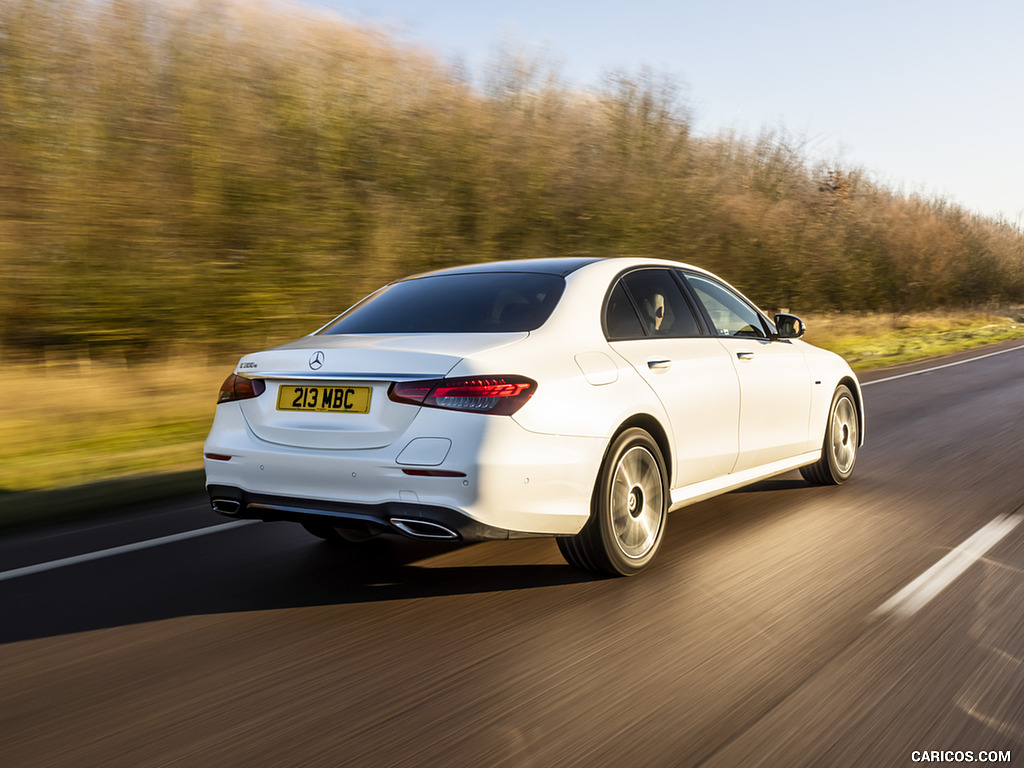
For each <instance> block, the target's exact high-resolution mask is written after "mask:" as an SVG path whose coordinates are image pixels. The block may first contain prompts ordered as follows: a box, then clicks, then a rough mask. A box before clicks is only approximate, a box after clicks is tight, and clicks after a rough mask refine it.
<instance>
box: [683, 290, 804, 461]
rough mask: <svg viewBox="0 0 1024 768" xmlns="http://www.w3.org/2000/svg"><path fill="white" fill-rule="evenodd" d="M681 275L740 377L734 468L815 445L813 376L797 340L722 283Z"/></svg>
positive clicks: (800, 450) (801, 450)
mask: <svg viewBox="0 0 1024 768" xmlns="http://www.w3.org/2000/svg"><path fill="white" fill-rule="evenodd" d="M683 275H684V277H685V279H686V281H687V283H688V285H689V286H690V287H691V288H692V289H693V292H694V295H695V296H696V298H697V301H698V302H699V303H700V305H701V307H702V308H703V310H704V315H705V320H706V321H707V322H709V323H710V324H711V325H712V326H713V328H714V332H715V334H716V338H717V340H718V343H719V344H720V345H721V347H722V348H723V349H725V350H726V352H727V354H728V357H729V359H730V361H731V363H732V365H733V367H734V369H735V371H736V374H737V376H738V377H739V385H740V417H739V458H738V460H737V462H736V466H735V467H734V469H733V471H734V472H740V471H742V470H745V469H750V468H752V467H759V466H763V465H765V464H770V463H771V462H773V461H779V460H782V459H787V458H790V457H792V456H797V455H799V454H801V453H804V452H806V451H808V450H812V448H809V447H808V438H809V419H810V409H811V381H810V374H809V371H808V368H807V363H806V361H805V360H804V355H803V351H802V350H801V349H800V345H799V343H795V344H794V343H793V342H792V341H790V340H789V339H778V338H775V337H774V334H773V333H772V329H771V327H770V326H769V325H768V323H767V322H766V321H765V319H764V317H763V316H762V315H761V313H760V312H758V311H757V309H755V308H754V307H753V305H751V304H750V303H749V302H748V301H747V300H746V299H744V298H743V297H742V296H741V295H740V294H738V293H737V292H735V291H734V290H732V289H730V288H729V287H727V286H726V285H724V284H723V283H720V282H718V281H717V280H713V279H712V278H710V277H708V276H706V275H701V274H697V273H692V272H684V273H683Z"/></svg>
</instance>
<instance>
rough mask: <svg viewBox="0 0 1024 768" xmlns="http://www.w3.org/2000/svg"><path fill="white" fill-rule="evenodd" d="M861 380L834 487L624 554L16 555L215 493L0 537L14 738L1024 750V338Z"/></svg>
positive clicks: (217, 546) (781, 492)
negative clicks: (858, 419) (919, 582)
mask: <svg viewBox="0 0 1024 768" xmlns="http://www.w3.org/2000/svg"><path fill="white" fill-rule="evenodd" d="M1012 346H1013V345H1004V347H1003V349H1008V348H1010V347H1012ZM987 351H991V350H986V352H987ZM979 354H981V353H974V355H973V356H974V357H977V356H978V355H979ZM921 367H924V366H918V368H921ZM908 370H909V369H908ZM891 375H892V374H891V373H887V374H875V375H874V376H865V377H864V379H865V380H866V381H871V380H872V379H880V378H887V377H888V376H891ZM865 395H866V401H867V409H868V424H867V438H868V443H867V446H866V447H865V449H864V450H863V452H862V454H861V457H860V460H859V463H858V467H857V470H856V473H855V476H854V479H853V480H851V481H850V482H849V483H848V484H847V485H844V486H841V487H838V488H817V487H810V486H808V485H806V484H805V483H804V482H803V481H802V480H801V479H800V477H799V474H797V473H792V474H790V475H785V476H783V477H781V478H777V479H775V480H771V481H768V482H765V483H762V484H760V485H758V486H756V487H753V488H750V489H747V490H743V491H740V492H735V493H731V494H728V495H726V496H723V497H720V498H717V499H713V500H710V501H707V502H704V503H702V504H699V505H697V506H694V507H691V508H689V509H686V510H682V511H680V512H677V513H676V514H674V515H673V516H672V517H671V518H670V520H669V530H668V534H667V538H666V541H665V545H664V547H663V549H662V551H661V553H660V555H659V558H658V560H657V562H656V563H655V565H654V566H653V567H652V568H651V569H650V570H649V571H647V572H646V573H644V574H643V575H641V576H639V577H636V578H632V579H610V580H602V579H592V578H589V577H587V576H584V575H581V574H580V573H578V572H576V571H574V570H572V569H571V568H570V567H568V566H567V565H565V564H564V563H563V561H562V560H561V558H560V556H559V554H558V551H557V549H556V547H555V545H554V542H553V541H550V540H527V541H518V542H502V543H487V544H477V545H472V546H464V547H461V548H457V549H446V548H440V547H437V546H432V545H431V546H428V545H421V544H415V543H411V542H401V541H396V542H392V543H390V544H385V545H383V546H379V547H378V546H370V547H368V548H367V549H366V551H365V553H364V554H361V555H350V554H346V553H344V552H339V551H337V550H334V549H332V548H330V547H329V546H327V545H324V544H321V543H320V542H318V541H317V540H315V539H313V538H312V537H310V536H309V535H308V534H306V533H305V531H303V530H302V529H301V528H299V527H298V526H290V525H288V524H283V523H281V524H253V525H244V526H237V527H231V528H227V529H223V530H218V531H216V532H214V533H211V534H209V535H203V536H199V537H195V538H189V539H184V540H173V541H169V542H165V543H162V544H159V545H157V546H151V547H148V548H144V549H139V550H137V551H121V552H120V553H115V554H112V555H110V556H107V557H102V558H99V559H96V560H92V561H88V562H79V563H76V564H70V565H65V566H63V567H57V568H53V569H50V570H45V571H42V572H38V573H24V572H22V574H23V575H17V574H14V575H11V574H12V572H13V571H15V570H16V569H22V568H25V567H28V566H32V565H34V564H39V563H47V562H52V561H54V560H58V559H60V558H67V557H72V556H75V555H80V554H83V553H89V552H95V551H100V550H105V549H108V548H113V547H122V546H124V545H128V544H132V543H134V542H142V541H147V540H152V539H154V538H157V537H163V536H169V535H173V534H177V533H180V532H185V531H192V530H194V529H196V528H200V527H204V526H214V525H221V524H223V523H224V522H225V521H224V520H223V519H222V518H219V517H216V516H215V515H213V514H212V513H211V512H209V511H208V509H207V506H206V503H205V501H204V500H203V499H195V500H194V502H192V503H188V504H168V505H165V506H163V507H159V506H157V507H154V508H153V509H151V510H147V511H145V512H144V513H141V514H140V513H136V514H134V515H132V516H125V517H114V518H107V519H104V520H103V521H102V522H97V523H94V524H91V525H86V524H80V525H75V526H64V527H59V528H49V529H46V530H43V531H36V532H33V533H24V534H18V535H11V536H7V537H5V538H4V539H3V540H2V541H0V766H4V767H5V768H21V766H31V767H32V768H35V767H37V766H40V767H42V766H74V767H75V768H86V767H87V766H103V767H104V768H114V767H115V766H131V768H140V767H142V766H218V768H219V767H221V766H246V767H251V766H374V767H376V766H475V767H476V766H498V765H501V766H537V767H540V766H545V767H546V766H588V767H589V766H617V767H619V766H626V767H629V766H756V765H765V766H846V765H849V766H890V765H892V766H902V765H913V764H916V761H919V760H920V758H921V755H920V754H919V753H920V752H921V751H924V752H925V753H926V755H925V757H935V756H936V755H933V754H931V753H933V752H935V753H940V752H945V753H947V754H945V755H943V754H937V756H938V757H940V758H942V757H949V758H952V759H954V760H955V759H956V758H957V757H962V758H964V760H963V762H967V758H968V755H967V754H966V753H970V755H969V756H970V757H973V758H974V761H975V762H980V760H981V759H982V758H983V757H988V758H999V759H1005V758H1009V759H1011V760H1012V763H1018V764H1024V609H1022V604H1024V575H1022V574H1024V525H1021V526H1019V527H1016V528H1014V527H1013V525H1014V524H1015V523H1016V522H1017V521H1018V519H1019V518H1018V517H1017V516H1018V515H1020V514H1021V513H1022V512H1024V510H1022V509H1021V507H1022V504H1024V443H1022V436H1024V407H1022V406H1024V349H1020V350H1016V351H1006V352H1005V353H1003V354H998V355H994V356H989V357H985V358H983V359H978V360H975V361H973V362H971V363H968V364H963V365H956V366H952V367H946V368H941V369H938V370H933V371H932V372H930V373H923V374H919V375H912V376H906V377H903V378H898V379H891V380H887V381H878V382H877V383H872V384H869V385H868V386H867V387H866V389H865ZM993 520H997V521H1002V522H999V523H997V524H996V526H997V527H999V526H1002V527H1001V528H1000V531H1001V532H1002V534H1003V538H1001V539H999V540H998V541H994V542H993V541H989V542H987V543H986V544H985V545H984V546H982V545H981V544H979V543H977V542H975V543H974V544H972V545H971V547H973V548H974V549H975V550H978V551H977V552H974V554H973V555H972V554H971V552H967V553H966V554H965V555H962V556H961V559H963V557H967V558H968V559H967V564H968V567H966V570H965V571H964V572H963V573H962V574H961V575H959V576H958V577H956V578H955V579H952V580H951V581H950V583H949V585H948V586H947V587H946V588H945V589H942V590H941V591H938V589H937V587H936V589H935V590H934V591H936V592H937V594H935V595H934V596H933V597H932V598H931V600H930V601H928V602H924V603H923V604H918V603H922V602H923V600H919V601H917V603H915V602H914V600H912V599H908V600H902V601H901V602H899V604H898V605H894V604H893V603H892V600H893V598H894V596H896V597H897V598H899V596H900V595H901V594H903V593H902V592H901V590H904V588H906V587H907V586H908V585H912V584H913V583H914V582H915V580H916V579H917V578H918V577H919V576H921V575H922V574H924V573H925V572H927V571H928V570H929V568H931V567H932V566H933V565H935V564H936V563H938V562H940V561H942V562H943V563H945V562H947V560H944V558H947V556H948V555H949V553H951V552H954V551H956V550H957V548H958V547H959V546H960V545H961V543H962V542H964V541H966V540H968V539H969V538H970V537H972V535H973V534H975V533H976V532H977V531H979V530H987V529H986V526H989V524H990V523H991V522H992V521H993ZM989 529H991V526H989ZM971 547H968V549H971ZM986 549H987V551H986V552H984V555H983V556H982V557H980V559H979V558H977V557H976V556H975V555H977V554H979V553H981V551H982V550H986ZM947 559H948V558H947ZM947 570H948V569H947ZM5 573H6V574H8V576H7V577H4V575H3V574H5ZM947 575H948V574H947ZM954 575H955V574H954ZM947 580H949V579H947ZM930 583H932V584H933V585H934V584H935V583H936V582H935V581H934V580H932V581H931V582H930ZM957 752H960V753H963V754H961V755H957ZM929 762H935V761H934V760H929ZM1012 763H1011V764H1012ZM1002 764H1007V763H1006V762H1003V763H1002Z"/></svg>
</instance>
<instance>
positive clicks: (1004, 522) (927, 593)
mask: <svg viewBox="0 0 1024 768" xmlns="http://www.w3.org/2000/svg"><path fill="white" fill-rule="evenodd" d="M1022 520H1024V515H1022V514H1021V513H1020V512H1015V513H1013V514H1011V515H1000V516H999V517H997V518H996V519H995V520H992V521H991V522H990V523H988V525H986V526H984V527H983V528H982V529H981V530H979V531H978V532H977V533H975V534H974V535H973V536H971V537H970V538H969V539H967V540H966V541H965V542H964V543H963V544H961V545H960V546H959V547H957V548H956V549H954V550H953V551H952V552H950V553H949V554H948V555H946V556H945V557H944V558H942V559H941V560H939V562H937V563H936V564H935V565H933V566H932V567H931V568H929V569H928V570H927V571H925V572H924V573H922V574H921V575H920V576H918V577H917V578H916V579H914V580H913V581H912V582H910V583H909V584H908V585H907V586H906V587H904V588H903V589H902V590H900V591H899V592H897V593H896V594H895V595H893V596H892V597H891V598H889V599H888V600H887V601H886V602H885V603H883V604H882V606H881V607H880V608H878V610H876V611H875V614H874V615H875V616H876V617H882V616H887V615H889V614H892V615H894V616H896V617H898V618H901V619H905V618H907V617H908V616H912V615H913V614H915V613H917V611H919V610H920V609H921V608H923V607H924V606H925V605H926V604H927V603H928V602H929V601H930V600H931V599H932V598H933V597H935V596H936V595H937V594H939V592H941V591H942V590H944V589H945V588H946V587H948V586H949V585H950V584H952V583H953V581H955V580H956V578H957V577H958V576H960V574H962V573H963V572H964V571H966V570H967V569H968V568H970V567H971V566H972V565H974V563H976V562H977V561H978V560H980V559H981V558H982V557H984V556H985V553H987V552H988V551H989V550H990V549H992V547H994V546H995V545H996V544H998V543H999V542H1000V541H1002V540H1003V538H1004V537H1005V536H1006V535H1007V534H1008V533H1010V531H1012V530H1013V529H1014V528H1016V527H1017V526H1018V525H1020V523H1021V521H1022Z"/></svg>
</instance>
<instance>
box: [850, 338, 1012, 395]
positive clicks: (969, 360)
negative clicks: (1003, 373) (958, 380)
mask: <svg viewBox="0 0 1024 768" xmlns="http://www.w3.org/2000/svg"><path fill="white" fill-rule="evenodd" d="M1022 349H1024V346H1021V347H1011V348H1010V349H1000V350H999V351H997V352H989V353H988V354H986V355H978V356H977V357H969V358H967V359H966V360H957V361H956V362H955V363H945V364H944V365H936V366H934V367H932V368H924V369H922V370H920V371H910V372H909V373H900V374H897V375H896V376H888V377H887V378H884V379H875V380H874V381H862V382H861V386H862V387H867V386H870V385H872V384H881V383H883V382H886V381H896V379H905V378H907V377H908V376H920V375H921V374H922V373H931V372H932V371H939V370H942V369H943V368H952V367H953V366H954V365H964V364H966V363H974V362H977V361H978V360H984V359H985V358H986V357H995V356H996V355H1005V354H1006V353H1007V352H1019V351H1020V350H1022Z"/></svg>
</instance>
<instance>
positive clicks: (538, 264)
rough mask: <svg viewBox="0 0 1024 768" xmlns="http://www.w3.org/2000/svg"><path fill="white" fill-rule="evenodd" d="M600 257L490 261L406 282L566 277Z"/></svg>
mask: <svg viewBox="0 0 1024 768" xmlns="http://www.w3.org/2000/svg"><path fill="white" fill-rule="evenodd" d="M603 260H604V259H602V258H601V257H599V256H567V257H564V258H552V259H514V260H509V261H490V262H486V263H482V264H467V265H465V266H461V267H449V268H447V269H439V270H436V271H434V272H423V273H421V274H418V275H410V276H409V277H407V278H403V279H405V280H413V279H416V278H419V277H434V276H435V275H472V274H481V273H485V272H531V273H534V274H543V275H559V276H561V277H565V276H566V275H568V274H569V273H571V272H575V271H576V270H577V269H579V268H580V267H585V266H587V265H588V264H593V263H594V262H596V261H603Z"/></svg>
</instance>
